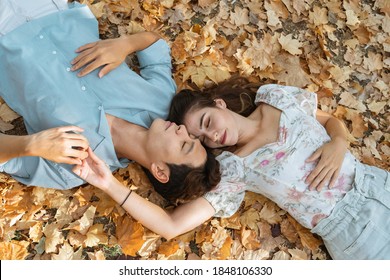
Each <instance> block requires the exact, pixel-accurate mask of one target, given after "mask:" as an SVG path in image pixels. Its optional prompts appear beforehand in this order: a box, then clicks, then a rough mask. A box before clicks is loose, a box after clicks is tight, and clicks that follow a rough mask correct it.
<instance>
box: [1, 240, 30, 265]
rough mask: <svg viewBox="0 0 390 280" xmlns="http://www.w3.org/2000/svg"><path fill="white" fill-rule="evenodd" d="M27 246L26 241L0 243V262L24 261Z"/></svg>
mask: <svg viewBox="0 0 390 280" xmlns="http://www.w3.org/2000/svg"><path fill="white" fill-rule="evenodd" d="M29 245H30V243H29V242H27V241H15V240H12V241H10V242H0V260H24V259H25V258H26V257H27V255H28V252H27V247H28V246H29Z"/></svg>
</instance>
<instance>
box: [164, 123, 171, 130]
mask: <svg viewBox="0 0 390 280" xmlns="http://www.w3.org/2000/svg"><path fill="white" fill-rule="evenodd" d="M172 125H173V122H170V121H166V123H165V130H167V129H168V128H170V127H171V126H172Z"/></svg>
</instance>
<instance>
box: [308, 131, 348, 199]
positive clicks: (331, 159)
mask: <svg viewBox="0 0 390 280" xmlns="http://www.w3.org/2000/svg"><path fill="white" fill-rule="evenodd" d="M346 151H347V141H346V140H344V139H342V138H335V139H332V140H331V141H330V142H328V143H326V144H325V145H323V146H322V147H321V148H319V149H318V150H317V151H316V152H315V153H314V154H313V155H311V156H310V157H309V158H308V159H307V160H306V162H313V161H316V160H318V159H319V162H318V164H317V166H316V167H315V168H314V170H313V171H312V172H311V173H310V175H309V176H308V177H307V178H306V180H305V183H307V184H310V185H309V189H310V190H314V189H315V188H316V189H317V190H318V191H321V190H322V188H323V187H324V185H325V184H327V183H329V185H328V186H329V188H330V189H331V188H332V187H333V185H334V184H335V183H336V180H337V178H338V176H339V174H340V169H341V165H342V163H343V160H344V156H345V153H346Z"/></svg>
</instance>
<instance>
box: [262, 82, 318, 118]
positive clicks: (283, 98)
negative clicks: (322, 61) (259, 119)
mask: <svg viewBox="0 0 390 280" xmlns="http://www.w3.org/2000/svg"><path fill="white" fill-rule="evenodd" d="M255 102H256V104H259V103H260V102H264V103H267V104H269V105H272V106H274V107H275V108H277V109H280V110H285V109H288V108H291V107H296V108H298V109H299V110H301V111H303V112H304V113H306V114H307V115H309V116H312V117H315V116H316V112H317V94H315V93H313V92H310V91H306V90H304V89H301V88H297V87H292V86H283V85H276V84H269V85H264V86H261V87H260V88H259V89H258V90H257V95H256V100H255Z"/></svg>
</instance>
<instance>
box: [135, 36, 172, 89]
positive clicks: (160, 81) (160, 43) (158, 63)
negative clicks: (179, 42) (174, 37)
mask: <svg viewBox="0 0 390 280" xmlns="http://www.w3.org/2000/svg"><path fill="white" fill-rule="evenodd" d="M137 57H138V61H139V64H140V75H141V76H142V78H144V79H145V80H147V81H148V82H149V83H151V84H154V85H156V86H158V87H159V88H166V89H167V91H169V92H173V93H175V92H176V84H175V82H174V80H173V78H172V62H171V50H170V48H169V46H168V44H167V42H166V41H164V40H163V39H159V40H157V41H156V42H155V43H153V44H152V45H150V46H149V47H147V48H146V49H143V50H142V51H138V52H137Z"/></svg>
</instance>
